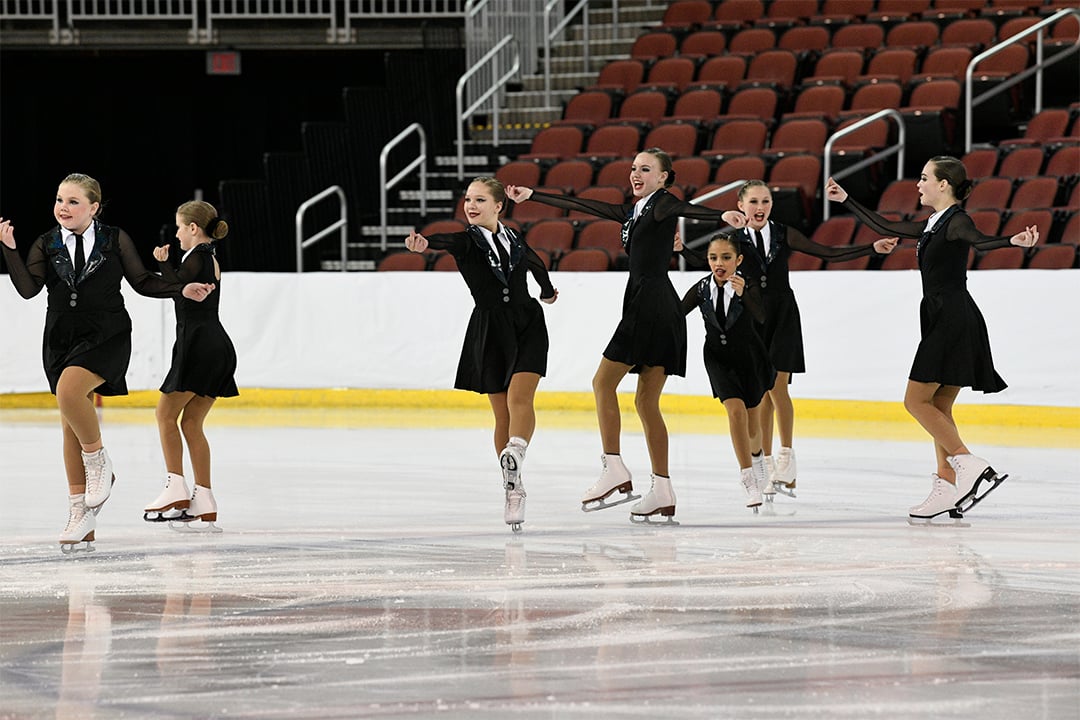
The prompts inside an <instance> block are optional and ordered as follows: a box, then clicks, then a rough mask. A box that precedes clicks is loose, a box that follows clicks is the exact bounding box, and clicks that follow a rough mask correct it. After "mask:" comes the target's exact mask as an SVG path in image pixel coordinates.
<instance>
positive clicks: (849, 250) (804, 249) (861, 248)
mask: <svg viewBox="0 0 1080 720" xmlns="http://www.w3.org/2000/svg"><path fill="white" fill-rule="evenodd" d="M787 242H788V245H789V246H790V247H791V249H792V250H798V251H799V252H801V253H806V254H807V255H813V256H814V257H818V258H824V259H826V260H830V261H832V262H842V261H844V260H854V259H855V258H861V257H863V256H864V255H873V254H875V253H877V254H879V255H888V254H889V253H891V252H892V251H893V248H895V247H896V243H897V242H898V240H897V238H895V237H892V238H882V239H880V240H876V241H874V242H872V243H868V244H866V245H840V246H838V247H832V246H829V245H822V244H821V243H816V242H814V241H813V240H811V239H809V238H808V237H806V236H805V235H803V234H802V233H801V232H799V231H798V230H796V229H795V228H793V227H789V228H788V229H787Z"/></svg>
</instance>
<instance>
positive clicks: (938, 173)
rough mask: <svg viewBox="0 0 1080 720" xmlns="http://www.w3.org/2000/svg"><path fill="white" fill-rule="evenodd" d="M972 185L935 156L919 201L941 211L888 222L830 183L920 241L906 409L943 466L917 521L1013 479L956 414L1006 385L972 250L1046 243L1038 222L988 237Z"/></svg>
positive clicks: (886, 231) (881, 223)
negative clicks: (968, 400) (973, 209)
mask: <svg viewBox="0 0 1080 720" xmlns="http://www.w3.org/2000/svg"><path fill="white" fill-rule="evenodd" d="M971 184H972V183H971V180H969V179H968V176H967V170H966V168H965V167H964V164H963V163H962V162H960V161H959V160H957V159H956V158H954V157H949V156H947V155H939V156H937V157H934V158H931V159H930V160H929V162H927V163H926V165H925V166H924V167H923V169H922V174H921V175H920V176H919V180H918V183H917V184H916V187H917V188H918V190H919V200H920V202H921V203H922V204H923V205H925V206H926V207H929V208H932V209H933V211H934V212H933V214H931V215H930V217H929V218H927V220H926V221H925V222H922V221H898V222H893V221H889V220H886V219H884V218H883V217H881V216H880V215H878V214H877V213H876V212H874V211H872V210H869V209H867V208H865V207H863V206H862V205H860V204H859V203H858V202H857V201H856V200H854V199H852V198H850V197H849V196H848V194H847V192H846V191H845V190H844V189H843V188H842V187H840V185H838V184H837V182H836V181H835V180H834V179H832V178H829V180H828V182H827V183H826V185H825V194H826V197H828V198H829V200H832V201H834V202H840V203H843V204H844V206H845V207H847V208H848V209H850V210H851V211H852V212H853V213H855V215H856V217H858V218H859V219H860V220H861V221H862V222H864V223H866V224H867V225H868V226H870V227H872V228H874V230H875V231H877V232H880V233H882V234H883V235H898V236H899V237H903V238H913V239H914V238H917V239H918V244H917V246H916V253H917V257H918V262H919V273H920V275H921V277H922V291H923V297H922V302H921V303H920V307H919V318H920V325H921V328H922V338H921V340H920V341H919V347H918V349H917V350H916V351H915V360H914V362H913V363H912V366H911V372H910V373H909V375H908V384H907V390H906V392H905V393H904V407H905V409H907V411H908V412H909V413H910V414H911V416H912V417H913V418H915V420H916V421H918V423H919V424H920V425H922V426H923V429H925V430H926V431H927V432H928V433H929V434H930V436H931V437H932V438H933V439H934V454H935V456H936V459H937V471H936V472H934V473H933V474H932V475H931V484H932V487H931V490H930V495H929V496H928V497H927V498H926V500H924V501H923V502H921V503H919V504H918V505H915V506H914V507H912V508H911V510H910V512H909V516H910V518H912V519H914V520H916V521H930V520H931V519H932V518H935V517H937V516H938V515H942V514H945V513H948V514H949V516H950V517H953V518H959V517H962V514H963V513H964V512H965V511H967V510H969V509H971V507H972V506H973V505H975V504H976V503H978V502H979V501H981V500H982V499H983V498H984V497H985V496H986V494H987V493H989V492H990V491H991V490H993V489H994V488H996V487H997V486H998V485H999V484H1000V483H1001V481H1002V480H1004V479H1005V477H1006V476H1004V475H998V474H997V473H996V472H995V471H994V469H993V468H992V467H990V464H989V463H988V462H987V461H986V460H983V459H982V458H980V457H976V456H975V455H972V454H971V451H970V450H969V449H968V447H967V445H966V444H964V441H963V440H962V439H961V438H960V431H959V430H958V428H957V426H956V421H955V420H954V419H953V405H954V403H955V402H956V398H957V395H959V393H960V389H961V388H963V387H970V388H972V389H973V390H981V391H982V392H984V393H996V392H1000V391H1002V390H1004V389H1005V387H1006V385H1005V381H1004V380H1002V379H1001V376H1000V375H998V373H997V370H995V369H994V361H993V358H992V357H991V355H990V338H989V334H988V333H987V330H986V322H985V321H984V320H983V316H982V313H981V312H979V308H978V307H977V306H976V305H975V301H974V300H973V299H972V297H971V295H970V294H969V293H968V291H967V260H968V253H970V252H971V248H976V249H977V250H990V249H993V248H999V247H1007V246H1009V245H1019V246H1020V247H1031V246H1032V245H1034V244H1035V243H1037V242H1038V241H1039V230H1038V228H1037V227H1036V226H1034V225H1033V226H1031V227H1028V228H1025V229H1024V231H1023V232H1019V233H1017V234H1016V235H1013V236H1012V237H989V236H987V235H983V234H982V233H981V232H979V231H978V230H977V229H976V227H975V224H974V223H973V222H972V220H971V218H970V217H969V216H968V214H967V213H966V212H964V210H963V209H962V208H961V207H960V203H961V202H962V201H963V200H965V199H966V198H967V196H968V194H969V193H970V192H971Z"/></svg>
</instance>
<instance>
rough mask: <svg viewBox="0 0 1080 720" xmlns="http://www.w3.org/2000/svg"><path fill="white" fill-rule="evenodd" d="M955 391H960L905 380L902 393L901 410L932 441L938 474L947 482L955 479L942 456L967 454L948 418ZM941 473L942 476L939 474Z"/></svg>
mask: <svg viewBox="0 0 1080 720" xmlns="http://www.w3.org/2000/svg"><path fill="white" fill-rule="evenodd" d="M959 392H960V388H958V387H956V386H949V385H938V384H937V383H922V382H915V381H914V380H908V384H907V391H906V392H905V393H904V408H905V409H906V410H907V411H908V413H909V414H910V415H911V416H912V417H913V418H915V420H916V421H917V422H918V423H919V424H920V425H922V426H923V429H924V430H926V432H928V433H930V437H932V438H933V439H934V452H935V455H936V456H937V463H938V474H939V476H940V477H942V478H944V479H946V480H947V481H948V482H950V483H955V482H956V480H955V477H954V475H953V472H952V470H951V469H948V468H949V465H948V463H947V462H944V458H943V457H942V456H943V454H944V456H945V457H948V456H951V455H960V454H967V453H968V449H967V446H966V445H964V441H963V440H961V439H960V431H959V430H958V429H957V427H956V422H955V421H954V420H953V417H952V406H953V402H954V401H955V400H956V396H957V395H958V394H959ZM943 470H945V471H946V473H945V474H942V471H943Z"/></svg>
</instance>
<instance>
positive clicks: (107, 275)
mask: <svg viewBox="0 0 1080 720" xmlns="http://www.w3.org/2000/svg"><path fill="white" fill-rule="evenodd" d="M89 234H90V233H87V234H86V235H87V236H89ZM93 235H94V241H93V242H94V245H93V249H92V250H91V252H90V257H89V258H88V259H87V261H86V265H85V267H84V268H83V269H82V272H81V273H80V274H79V276H78V277H76V276H75V267H74V265H73V264H72V262H71V255H70V254H69V253H68V250H67V247H66V246H65V245H64V238H63V234H62V231H61V228H60V227H59V226H57V227H55V228H53V229H52V230H50V231H49V232H47V233H45V234H44V235H41V236H40V237H38V238H37V239H36V240H35V241H34V244H33V245H31V246H30V251H29V253H28V254H27V256H26V262H25V263H24V262H23V260H22V257H21V256H20V255H19V253H18V251H16V250H12V249H10V248H8V247H7V246H6V245H0V247H2V248H3V254H4V258H5V260H6V261H7V267H8V272H9V273H10V274H11V282H12V283H13V284H14V285H15V289H16V290H17V291H18V292H19V294H20V295H22V296H23V297H24V298H32V297H34V296H35V295H37V294H38V293H39V292H41V289H42V288H43V287H45V288H47V290H48V300H49V302H48V309H47V310H46V313H45V333H44V337H43V339H42V351H41V356H42V363H43V365H44V368H45V376H46V377H47V378H48V380H49V389H50V390H51V391H52V393H53V394H54V395H55V394H56V383H57V382H59V380H60V374H61V373H62V372H63V371H64V368H67V367H81V368H85V369H87V370H89V371H90V372H92V373H95V374H96V375H100V376H101V377H102V378H103V379H104V382H103V383H102V384H101V385H99V386H98V387H97V388H95V389H94V391H95V392H96V393H98V394H99V395H127V380H126V379H125V377H124V376H125V375H126V374H127V369H128V363H129V361H130V360H131V318H130V316H128V313H127V310H126V309H125V308H124V296H123V295H122V294H121V293H120V278H121V277H123V278H127V281H128V283H129V284H130V285H131V287H132V288H134V289H135V291H136V292H137V293H139V294H140V295H146V296H149V297H158V298H165V297H180V296H181V293H182V292H183V289H184V286H183V284H182V283H179V282H171V281H169V280H165V279H163V278H160V277H158V276H157V275H155V274H153V273H151V272H150V271H148V270H147V269H146V266H144V265H143V263H142V261H141V260H140V259H139V254H138V252H137V251H136V249H135V243H134V242H132V240H131V237H130V236H129V235H128V234H127V233H126V232H124V231H123V230H121V229H119V228H116V227H112V226H110V225H103V224H102V223H100V222H98V221H96V220H95V221H94V224H93Z"/></svg>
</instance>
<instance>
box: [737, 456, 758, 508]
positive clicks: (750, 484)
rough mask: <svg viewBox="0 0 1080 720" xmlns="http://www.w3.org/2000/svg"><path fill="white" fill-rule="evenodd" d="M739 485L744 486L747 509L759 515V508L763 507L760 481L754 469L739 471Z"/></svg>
mask: <svg viewBox="0 0 1080 720" xmlns="http://www.w3.org/2000/svg"><path fill="white" fill-rule="evenodd" d="M739 484H740V485H742V489H743V490H744V491H745V492H746V507H748V508H751V509H753V511H754V514H755V515H757V514H758V508H759V507H761V501H762V498H761V487H760V486H759V485H758V479H757V475H756V473H754V468H753V467H748V468H743V469H742V470H740V471H739Z"/></svg>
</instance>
